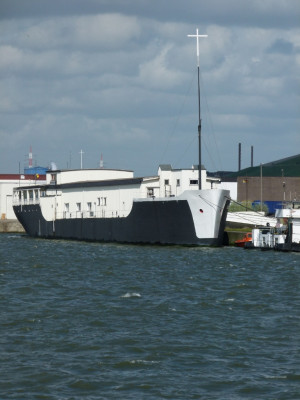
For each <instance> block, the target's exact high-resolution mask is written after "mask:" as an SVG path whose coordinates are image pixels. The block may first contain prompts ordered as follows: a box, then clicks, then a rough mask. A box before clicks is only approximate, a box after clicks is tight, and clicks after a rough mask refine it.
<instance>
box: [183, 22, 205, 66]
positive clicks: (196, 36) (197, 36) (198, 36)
mask: <svg viewBox="0 0 300 400" xmlns="http://www.w3.org/2000/svg"><path fill="white" fill-rule="evenodd" d="M207 36H208V35H199V34H198V28H197V29H196V35H188V37H195V38H197V62H198V67H199V66H200V61H199V38H200V37H207Z"/></svg>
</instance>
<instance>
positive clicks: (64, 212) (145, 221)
mask: <svg viewBox="0 0 300 400" xmlns="http://www.w3.org/2000/svg"><path fill="white" fill-rule="evenodd" d="M188 36H191V37H196V38H197V57H198V66H197V71H198V106H199V121H198V148H199V151H198V158H199V162H198V165H197V166H196V168H195V167H192V168H190V169H173V168H172V167H171V166H170V165H161V166H159V168H158V173H157V175H155V176H150V177H137V178H136V177H134V174H133V171H129V170H118V169H107V168H103V167H102V168H97V169H77V170H59V169H50V170H49V171H47V173H46V183H45V184H43V185H36V186H35V187H32V186H31V187H24V186H23V187H17V188H14V191H13V209H14V212H15V214H16V217H17V219H18V220H19V222H20V223H21V224H22V226H23V227H24V229H25V231H26V233H27V234H28V235H29V236H32V237H38V238H47V239H50V238H52V239H53V238H54V239H74V240H84V241H97V242H118V243H136V244H163V245H196V246H198V245H200V246H201V245H203V246H220V245H222V244H223V235H224V229H225V223H226V216H227V210H228V206H229V203H230V192H229V191H228V190H224V189H219V188H218V183H217V182H213V181H209V180H208V179H207V176H206V171H205V169H204V168H202V164H201V115H200V79H199V42H198V41H199V37H202V36H203V35H199V34H198V29H197V30H196V35H188Z"/></svg>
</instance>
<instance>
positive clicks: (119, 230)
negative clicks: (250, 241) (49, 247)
mask: <svg viewBox="0 0 300 400" xmlns="http://www.w3.org/2000/svg"><path fill="white" fill-rule="evenodd" d="M226 209H227V207H225V210H226ZM14 211H15V214H16V216H17V218H18V220H19V221H20V223H21V224H22V225H23V227H24V229H25V231H26V233H27V234H28V235H30V236H32V237H40V238H48V239H50V238H56V239H71V240H85V241H98V242H119V243H145V244H146V243H149V244H178V245H203V246H221V245H222V243H223V233H224V228H225V222H226V212H224V213H223V216H222V221H221V224H220V227H219V234H218V237H215V238H198V237H197V236H196V233H195V227H194V222H193V218H192V213H191V210H190V208H189V205H188V202H187V201H186V200H180V201H174V202H169V201H168V202H164V201H161V202H137V203H134V205H133V208H132V211H131V213H130V214H129V215H128V217H126V218H93V217H91V218H70V219H57V220H55V221H46V220H45V219H44V217H43V215H42V212H41V209H40V206H39V205H38V204H35V205H25V206H24V205H23V206H14Z"/></svg>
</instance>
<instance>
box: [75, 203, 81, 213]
mask: <svg viewBox="0 0 300 400" xmlns="http://www.w3.org/2000/svg"><path fill="white" fill-rule="evenodd" d="M76 207H77V211H81V203H76Z"/></svg>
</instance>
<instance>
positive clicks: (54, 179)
mask: <svg viewBox="0 0 300 400" xmlns="http://www.w3.org/2000/svg"><path fill="white" fill-rule="evenodd" d="M50 183H52V184H53V185H55V184H56V174H51V182H50Z"/></svg>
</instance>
